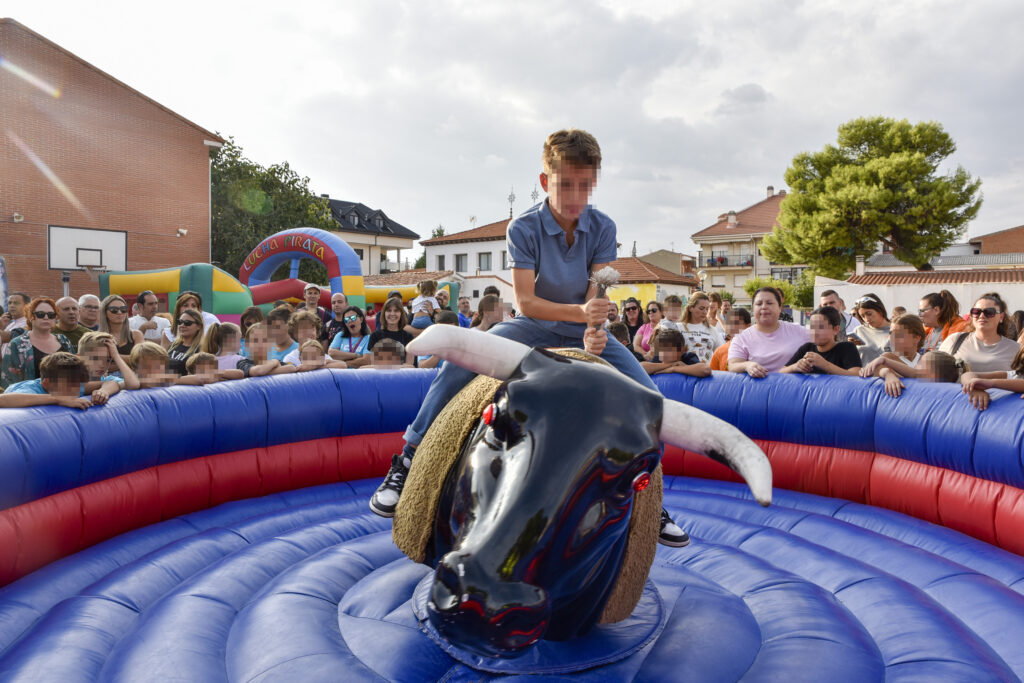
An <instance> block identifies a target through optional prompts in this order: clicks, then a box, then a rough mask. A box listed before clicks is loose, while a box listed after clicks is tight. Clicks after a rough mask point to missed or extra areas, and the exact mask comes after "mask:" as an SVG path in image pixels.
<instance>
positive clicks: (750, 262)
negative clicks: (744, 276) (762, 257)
mask: <svg viewBox="0 0 1024 683" xmlns="http://www.w3.org/2000/svg"><path fill="white" fill-rule="evenodd" d="M705 263H706V266H707V267H708V268H753V267H754V257H753V256H750V255H748V254H740V255H739V256H735V255H733V256H728V255H723V256H712V257H711V258H708V259H706V261H705Z"/></svg>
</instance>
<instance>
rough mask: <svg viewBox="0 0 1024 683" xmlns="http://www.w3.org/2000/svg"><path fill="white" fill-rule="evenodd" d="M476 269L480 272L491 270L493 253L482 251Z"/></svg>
mask: <svg viewBox="0 0 1024 683" xmlns="http://www.w3.org/2000/svg"><path fill="white" fill-rule="evenodd" d="M476 267H477V268H479V269H480V270H490V269H491V252H489V251H482V252H480V253H479V254H477V255H476Z"/></svg>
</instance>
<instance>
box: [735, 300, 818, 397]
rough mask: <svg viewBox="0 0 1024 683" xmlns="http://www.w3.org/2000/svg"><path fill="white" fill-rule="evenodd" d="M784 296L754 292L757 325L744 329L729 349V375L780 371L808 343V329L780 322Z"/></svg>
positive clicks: (756, 375) (755, 321) (755, 374)
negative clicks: (731, 373) (732, 373)
mask: <svg viewBox="0 0 1024 683" xmlns="http://www.w3.org/2000/svg"><path fill="white" fill-rule="evenodd" d="M781 312H782V295H781V294H779V292H778V290H777V289H775V288H774V287H762V288H761V289H759V290H757V291H756V292H754V325H753V326H751V327H748V328H747V329H745V330H743V332H741V333H740V334H739V335H737V336H736V338H734V339H733V340H732V345H731V346H730V347H729V372H745V373H747V374H748V375H750V376H751V377H764V376H765V375H767V374H768V373H769V372H778V371H779V370H781V369H782V368H783V367H784V366H785V365H786V362H787V361H788V360H789V359H790V358H791V357H792V356H793V354H794V353H796V350H797V349H798V348H800V347H801V346H802V345H803V344H804V343H806V342H807V330H805V329H804V328H803V327H801V326H800V325H797V324H796V323H789V322H786V321H784V320H779V314H780V313H781Z"/></svg>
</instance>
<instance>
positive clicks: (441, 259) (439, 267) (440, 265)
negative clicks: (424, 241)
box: [437, 254, 444, 270]
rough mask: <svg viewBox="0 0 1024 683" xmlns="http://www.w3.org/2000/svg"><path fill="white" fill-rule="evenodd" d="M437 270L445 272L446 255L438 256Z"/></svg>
mask: <svg viewBox="0 0 1024 683" xmlns="http://www.w3.org/2000/svg"><path fill="white" fill-rule="evenodd" d="M437 270H444V254H438V255H437Z"/></svg>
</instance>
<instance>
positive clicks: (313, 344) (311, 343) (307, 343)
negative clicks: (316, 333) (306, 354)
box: [299, 339, 324, 353]
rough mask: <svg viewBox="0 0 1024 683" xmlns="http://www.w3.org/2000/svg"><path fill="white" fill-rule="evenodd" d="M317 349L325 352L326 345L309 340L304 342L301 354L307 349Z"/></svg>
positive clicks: (300, 348)
mask: <svg viewBox="0 0 1024 683" xmlns="http://www.w3.org/2000/svg"><path fill="white" fill-rule="evenodd" d="M311 348H315V349H316V350H317V351H319V352H320V353H323V352H324V345H323V344H321V343H320V342H318V341H317V340H316V339H307V340H306V341H304V342H302V346H300V347H299V353H302V352H303V351H305V350H306V349H311Z"/></svg>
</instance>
